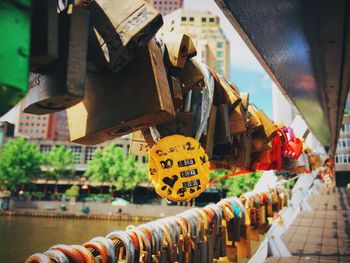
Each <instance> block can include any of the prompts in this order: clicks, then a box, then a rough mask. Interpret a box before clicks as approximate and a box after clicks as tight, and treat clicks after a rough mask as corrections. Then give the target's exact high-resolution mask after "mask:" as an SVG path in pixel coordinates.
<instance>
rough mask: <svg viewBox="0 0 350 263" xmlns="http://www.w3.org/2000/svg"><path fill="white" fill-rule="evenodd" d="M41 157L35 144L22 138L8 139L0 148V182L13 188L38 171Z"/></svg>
mask: <svg viewBox="0 0 350 263" xmlns="http://www.w3.org/2000/svg"><path fill="white" fill-rule="evenodd" d="M42 161H43V158H42V154H41V153H40V151H39V149H38V148H37V146H36V145H35V144H32V143H27V142H26V141H25V139H23V138H17V139H15V140H10V141H8V142H7V143H6V144H5V145H4V147H3V148H2V149H1V150H0V184H2V186H3V187H5V188H7V189H10V190H11V191H12V190H15V189H16V188H18V187H19V186H21V185H23V184H27V183H30V182H31V181H32V178H33V177H34V176H37V175H38V173H40V171H41V169H40V165H41V164H42Z"/></svg>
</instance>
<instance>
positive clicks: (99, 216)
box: [0, 210, 159, 222]
mask: <svg viewBox="0 0 350 263" xmlns="http://www.w3.org/2000/svg"><path fill="white" fill-rule="evenodd" d="M0 216H10V217H12V216H28V217H47V218H67V219H91V220H114V221H134V222H149V221H153V220H156V219H158V218H159V217H150V216H133V215H129V214H123V213H121V214H117V215H115V214H114V215H103V214H87V215H86V214H73V213H66V212H58V211H35V210H25V211H24V210H18V211H0Z"/></svg>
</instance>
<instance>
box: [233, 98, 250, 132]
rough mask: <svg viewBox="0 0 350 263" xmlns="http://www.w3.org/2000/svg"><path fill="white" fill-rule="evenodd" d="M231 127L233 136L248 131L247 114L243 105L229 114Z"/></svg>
mask: <svg viewBox="0 0 350 263" xmlns="http://www.w3.org/2000/svg"><path fill="white" fill-rule="evenodd" d="M229 127H230V134H231V135H238V134H241V133H244V132H246V131H247V126H246V118H245V113H244V112H243V107H242V105H241V104H240V105H239V106H238V107H237V108H236V109H235V110H234V111H232V112H231V113H230V114H229Z"/></svg>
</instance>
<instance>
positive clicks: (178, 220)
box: [173, 215, 189, 246]
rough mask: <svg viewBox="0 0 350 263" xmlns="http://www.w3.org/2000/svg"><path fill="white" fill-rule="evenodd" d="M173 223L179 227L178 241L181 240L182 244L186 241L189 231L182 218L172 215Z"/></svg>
mask: <svg viewBox="0 0 350 263" xmlns="http://www.w3.org/2000/svg"><path fill="white" fill-rule="evenodd" d="M173 219H174V222H175V224H177V225H178V226H179V228H180V242H182V244H183V246H184V245H185V244H186V243H188V239H189V233H188V228H187V223H186V220H184V219H183V218H182V217H180V216H177V215H176V216H174V217H173Z"/></svg>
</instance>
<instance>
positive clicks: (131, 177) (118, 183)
mask: <svg viewBox="0 0 350 263" xmlns="http://www.w3.org/2000/svg"><path fill="white" fill-rule="evenodd" d="M84 175H85V176H86V177H89V178H90V179H91V180H93V181H98V182H109V183H110V185H111V186H114V187H115V188H116V189H117V190H126V191H128V190H131V194H132V199H133V191H134V189H135V188H136V186H137V185H138V184H139V183H140V182H142V181H145V180H147V171H146V169H145V170H142V169H141V168H140V167H139V165H138V163H137V162H136V160H135V158H134V157H132V156H126V155H125V154H124V152H123V149H122V148H120V147H116V146H114V145H110V146H108V147H106V148H104V149H102V150H100V149H98V150H96V151H95V152H94V158H93V159H92V160H91V161H89V163H88V168H87V170H86V172H85V174H84Z"/></svg>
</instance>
